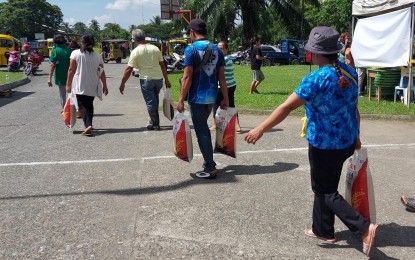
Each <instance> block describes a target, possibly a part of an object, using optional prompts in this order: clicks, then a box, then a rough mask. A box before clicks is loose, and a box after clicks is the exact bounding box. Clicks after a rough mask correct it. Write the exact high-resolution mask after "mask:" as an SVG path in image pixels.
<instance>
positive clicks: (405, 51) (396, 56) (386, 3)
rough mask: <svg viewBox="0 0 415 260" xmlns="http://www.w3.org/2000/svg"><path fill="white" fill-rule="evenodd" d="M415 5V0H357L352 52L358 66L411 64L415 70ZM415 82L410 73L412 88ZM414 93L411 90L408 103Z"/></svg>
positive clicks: (354, 12) (354, 3) (354, 4)
mask: <svg viewBox="0 0 415 260" xmlns="http://www.w3.org/2000/svg"><path fill="white" fill-rule="evenodd" d="M414 5H415V0H354V1H353V7H352V15H353V25H355V24H356V26H355V29H354V33H353V45H352V53H353V56H354V62H355V65H356V67H397V66H408V67H409V71H410V73H412V64H411V63H410V60H411V57H412V53H413V44H412V43H413V38H414ZM356 20H357V23H355V21H356ZM353 27H354V26H353ZM410 75H411V74H410ZM412 85H413V82H412V77H409V83H408V89H410V87H411V86H412ZM410 93H411V92H410V91H407V97H406V98H407V101H408V102H407V104H408V107H409V98H410Z"/></svg>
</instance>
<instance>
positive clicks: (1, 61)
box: [0, 34, 20, 66]
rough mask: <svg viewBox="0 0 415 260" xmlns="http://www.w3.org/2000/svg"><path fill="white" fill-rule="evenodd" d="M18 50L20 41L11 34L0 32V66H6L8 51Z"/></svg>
mask: <svg viewBox="0 0 415 260" xmlns="http://www.w3.org/2000/svg"><path fill="white" fill-rule="evenodd" d="M18 50H20V41H19V40H17V39H16V38H14V37H13V36H10V35H7V34H0V66H7V64H8V63H9V53H10V52H11V51H18Z"/></svg>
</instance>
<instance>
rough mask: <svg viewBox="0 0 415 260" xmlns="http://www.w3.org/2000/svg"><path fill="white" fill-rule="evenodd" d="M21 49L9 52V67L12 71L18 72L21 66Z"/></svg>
mask: <svg viewBox="0 0 415 260" xmlns="http://www.w3.org/2000/svg"><path fill="white" fill-rule="evenodd" d="M20 59H21V58H20V51H11V52H9V58H8V63H7V69H8V71H10V72H17V71H19V68H20Z"/></svg>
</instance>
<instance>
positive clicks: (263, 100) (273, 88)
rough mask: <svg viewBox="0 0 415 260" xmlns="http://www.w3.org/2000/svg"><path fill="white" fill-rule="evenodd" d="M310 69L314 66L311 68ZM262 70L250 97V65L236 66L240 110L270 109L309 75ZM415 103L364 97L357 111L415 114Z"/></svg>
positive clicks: (303, 69) (291, 69)
mask: <svg viewBox="0 0 415 260" xmlns="http://www.w3.org/2000/svg"><path fill="white" fill-rule="evenodd" d="M311 69H312V70H315V69H317V66H312V67H311ZM262 71H263V73H264V75H265V80H264V81H263V82H262V83H261V85H259V87H258V91H259V92H260V94H252V95H250V94H249V86H250V84H251V81H252V72H251V69H250V66H240V65H236V64H235V78H236V82H237V88H236V92H235V103H236V107H237V108H240V109H263V110H272V109H274V108H275V107H277V106H278V105H279V104H281V103H282V102H284V100H285V99H286V98H287V97H288V96H289V95H290V94H291V93H292V92H293V91H294V90H295V88H296V87H297V86H298V85H299V84H300V83H301V80H302V79H303V78H304V77H305V76H306V75H307V74H308V73H310V66H309V65H288V66H274V67H264V68H262ZM182 74H183V72H182V71H176V72H173V73H169V79H170V82H172V84H173V87H172V95H173V98H174V100H178V97H179V78H180V77H181V76H182ZM414 107H415V106H414V104H413V103H412V104H411V107H410V108H409V109H408V108H407V106H406V105H404V104H402V103H398V102H397V103H394V102H393V97H390V98H389V99H387V100H381V102H378V101H375V100H374V99H372V101H369V100H368V98H367V97H362V98H360V99H359V110H360V113H361V114H385V115H415V109H414ZM294 112H297V113H304V108H303V107H300V108H298V109H297V110H296V111H294Z"/></svg>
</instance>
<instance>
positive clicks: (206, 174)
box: [196, 168, 218, 179]
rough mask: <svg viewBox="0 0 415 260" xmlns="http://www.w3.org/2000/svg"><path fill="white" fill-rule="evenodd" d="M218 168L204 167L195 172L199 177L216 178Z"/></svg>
mask: <svg viewBox="0 0 415 260" xmlns="http://www.w3.org/2000/svg"><path fill="white" fill-rule="evenodd" d="M217 172H218V170H217V169H216V168H215V169H213V170H207V169H204V170H203V171H200V172H197V173H196V177H199V178H201V179H216V176H217Z"/></svg>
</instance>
